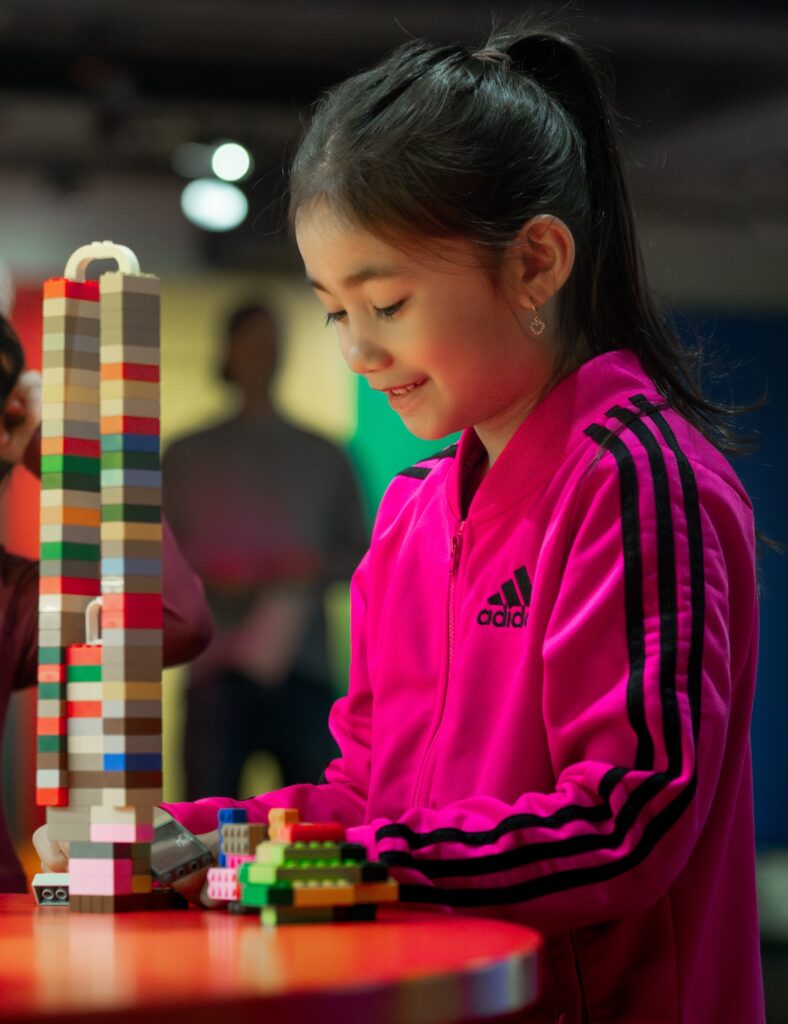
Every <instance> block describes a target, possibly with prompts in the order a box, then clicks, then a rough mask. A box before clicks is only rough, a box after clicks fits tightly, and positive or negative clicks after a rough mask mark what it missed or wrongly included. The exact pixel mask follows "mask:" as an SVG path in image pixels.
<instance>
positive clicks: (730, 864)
mask: <svg viewBox="0 0 788 1024" xmlns="http://www.w3.org/2000/svg"><path fill="white" fill-rule="evenodd" d="M291 201H292V206H291V211H292V220H293V223H294V226H295V231H296V236H297V240H298V244H299V247H300V250H301V254H302V256H303V260H304V264H305V267H306V272H307V275H308V278H309V280H310V283H311V284H312V287H313V288H314V289H315V291H316V293H317V296H318V298H319V299H320V301H321V303H322V304H323V306H324V307H325V310H326V313H327V320H328V321H329V322H330V323H333V324H334V325H335V326H336V330H337V333H338V336H339V343H340V346H341V349H342V352H343V355H344V357H345V359H346V360H347V362H348V364H349V366H350V367H351V369H353V370H354V371H355V372H356V373H359V374H362V375H363V376H364V377H365V379H366V381H367V383H368V384H369V385H370V386H371V387H373V388H375V389H376V390H378V391H381V392H383V393H384V394H385V396H386V398H387V399H388V401H389V402H390V404H391V405H392V407H393V408H395V409H396V410H397V412H398V413H399V414H400V415H401V417H402V419H403V421H404V422H405V424H406V425H407V427H408V428H409V429H410V430H411V431H412V432H413V433H415V434H417V435H418V436H419V437H424V438H439V437H442V436H444V435H446V434H448V433H450V432H451V431H457V430H461V431H462V436H461V438H460V441H459V443H458V444H456V445H451V446H450V447H448V448H445V449H444V450H443V451H440V452H438V453H437V454H436V455H435V456H434V457H432V458H429V459H425V460H423V461H421V462H420V463H419V464H418V465H416V466H414V467H412V468H410V469H406V470H405V471H404V472H402V473H401V474H400V475H399V476H397V477H396V478H395V479H394V480H393V482H392V483H391V486H390V487H389V489H388V491H387V493H386V495H385V497H384V499H383V502H382V504H381V507H380V511H379V514H378V519H377V523H376V527H375V532H374V536H373V540H372V545H371V548H370V550H369V552H368V554H367V556H366V557H365V559H364V560H363V562H362V563H361V566H360V567H359V569H358V571H357V573H356V575H355V577H354V580H353V587H352V669H351V680H350V690H349V694H348V696H347V697H345V698H343V699H342V700H340V701H339V702H338V703H337V704H336V705H335V707H334V709H333V712H332V715H331V728H332V731H333V733H334V736H335V737H336V739H337V741H338V743H339V745H340V748H341V751H342V755H341V757H340V758H339V759H337V760H336V761H334V762H332V763H331V764H330V765H329V766H328V768H327V769H326V772H325V783H324V784H322V785H316V786H315V785H300V786H294V787H290V788H288V789H285V790H281V791H279V792H276V793H269V794H267V795H263V796H258V797H254V798H252V799H250V800H246V801H241V802H237V801H231V800H226V799H218V798H217V799H208V800H202V801H198V802H196V803H192V804H171V805H168V810H169V811H170V812H171V813H172V814H173V815H175V817H177V818H178V819H179V820H180V821H182V822H183V823H184V824H185V825H186V826H187V827H189V828H191V829H192V830H194V831H197V832H207V831H208V830H210V829H212V828H214V827H215V822H216V811H217V808H219V807H222V806H228V805H233V806H244V807H246V808H247V809H248V811H249V815H250V819H252V820H258V821H264V820H265V819H266V816H267V814H268V810H269V808H271V807H274V806H292V807H297V808H299V809H300V811H301V813H302V817H303V818H304V819H306V820H312V821H316V820H327V819H329V820H330V819H333V820H336V821H339V822H343V823H344V824H346V825H347V826H349V827H350V828H349V833H348V836H349V838H350V839H351V840H352V841H354V842H363V843H364V844H366V846H367V849H368V851H369V855H370V856H371V857H373V858H377V859H380V860H382V861H385V862H386V863H387V864H388V865H389V866H390V867H391V868H392V870H393V874H394V875H395V876H396V877H397V878H398V879H399V881H400V882H401V885H402V899H403V900H404V901H407V902H410V903H417V904H431V905H434V906H436V907H442V908H446V909H448V910H449V911H452V912H457V913H463V914H479V915H497V916H501V917H507V918H509V919H513V920H517V921H521V922H523V923H525V924H528V925H532V926H534V927H535V928H537V929H539V930H540V931H542V932H543V933H544V934H545V936H546V939H547V949H546V954H545V964H544V966H545V994H544V999H543V1001H542V1003H541V1004H540V1009H539V1010H538V1011H535V1012H534V1014H533V1016H532V1017H529V1018H528V1019H529V1020H539V1021H562V1022H564V1024H569V1022H581V1021H589V1022H591V1021H594V1022H597V1021H598V1022H602V1021H605V1022H619V1024H646V1022H648V1024H652V1022H682V1024H726V1022H729V1024H757V1022H759V1021H762V1020H763V1002H762V987H761V978H760V967H759V958H758V930H757V917H756V903H755V888H754V867H753V861H754V854H753V847H754V843H753V820H752V818H753V811H752V792H751V788H752V787H751V774H750V748H749V737H748V728H749V722H750V710H751V705H752V698H753V685H754V680H755V662H756V646H757V605H756V586H755V571H754V531H753V519H752V512H751V507H750V502H749V501H748V499H747V495H746V494H745V492H744V490H743V489H742V486H741V484H740V483H739V481H738V480H737V478H736V476H735V474H734V473H733V471H732V470H731V468H730V466H729V464H728V463H727V461H726V459H725V458H724V457H723V454H721V452H724V451H731V450H733V444H734V441H733V436H732V435H731V434H730V432H728V431H727V430H726V428H725V426H724V421H723V420H722V419H721V410H720V409H719V408H717V407H715V406H713V405H711V404H710V403H709V402H707V401H706V400H705V399H704V398H703V396H702V394H701V393H700V391H699V389H698V386H697V385H696V383H695V382H694V379H693V376H692V374H691V372H690V368H689V365H688V360H687V357H686V355H685V354H684V352H683V351H682V348H681V345H680V343H679V342H678V341H677V339H676V338H675V337H674V336H673V334H672V333H671V332H670V330H669V329H668V328H667V326H666V325H665V324H664V323H663V321H662V320H661V319H660V318H659V316H658V315H657V313H656V312H655V309H654V306H653V304H652V300H651V298H650V296H649V293H648V291H647V288H646V283H645V280H644V277H643V272H642V270H641V265H640V258H639V254H638V247H637V243H636V238H635V229H634V222H633V215H632V211H631V208H630V204H629V201H628V199H627V193H626V188H625V184H624V179H623V176H622V171H621V165H620V159H619V156H618V153H617V147H616V138H615V132H614V130H613V127H612V124H611V115H610V113H609V111H608V108H607V106H606V104H605V101H604V99H603V94H602V91H601V89H600V85H599V81H598V76H597V73H596V71H595V70H594V68H593V66H592V64H591V63H590V62H589V60H588V59H587V57H586V56H585V55H584V54H583V53H582V52H581V50H580V49H579V48H578V46H577V45H576V44H575V43H574V42H572V41H570V40H569V39H567V38H565V37H564V36H562V35H559V34H556V33H553V32H551V31H539V30H533V29H531V30H527V29H519V30H516V31H512V32H503V33H501V34H498V35H496V36H495V37H494V38H493V39H492V40H491V41H490V42H489V43H488V45H487V46H486V47H485V48H484V49H482V50H478V51H475V52H474V51H473V50H470V49H466V48H464V47H460V46H445V47H440V48H435V47H432V46H429V45H427V44H423V43H411V44H409V45H407V46H405V47H404V48H403V49H401V50H399V51H398V52H396V53H394V54H393V56H391V57H390V58H389V59H387V60H386V61H384V62H383V63H382V64H381V65H380V66H378V67H376V68H374V69H373V70H371V71H368V72H366V73H363V74H360V75H357V76H356V77H354V78H352V79H350V80H349V81H347V82H345V83H344V84H342V85H340V86H339V87H337V88H336V89H334V90H333V91H332V92H331V93H330V94H329V95H328V96H327V97H326V98H325V99H324V100H323V102H322V103H321V104H320V106H319V108H318V110H317V112H316V114H315V117H314V121H313V123H312V125H311V128H310V130H309V132H308V134H307V136H306V139H305V141H304V142H303V144H302V146H301V148H300V151H299V152H298V155H297V157H296V160H295V164H294V169H293V175H292V200H291ZM228 739H229V738H228Z"/></svg>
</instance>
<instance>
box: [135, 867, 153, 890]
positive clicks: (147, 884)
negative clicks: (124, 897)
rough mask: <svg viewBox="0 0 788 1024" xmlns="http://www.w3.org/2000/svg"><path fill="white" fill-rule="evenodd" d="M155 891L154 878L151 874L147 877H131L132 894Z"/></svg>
mask: <svg viewBox="0 0 788 1024" xmlns="http://www.w3.org/2000/svg"><path fill="white" fill-rule="evenodd" d="M152 889H153V878H152V876H151V874H150V872H149V873H148V874H147V875H132V876H131V891H132V892H150V891H151V890H152Z"/></svg>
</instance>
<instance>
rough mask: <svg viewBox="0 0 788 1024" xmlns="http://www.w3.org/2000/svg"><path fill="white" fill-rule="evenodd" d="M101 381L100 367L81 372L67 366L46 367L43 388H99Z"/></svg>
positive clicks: (43, 375) (42, 380)
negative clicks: (56, 385)
mask: <svg viewBox="0 0 788 1024" xmlns="http://www.w3.org/2000/svg"><path fill="white" fill-rule="evenodd" d="M100 380H101V376H100V373H99V368H98V365H96V368H95V370H79V369H75V368H71V367H66V366H45V367H44V370H43V374H42V379H41V386H42V388H47V387H51V386H53V385H55V384H59V385H60V386H61V387H63V386H70V385H73V386H74V387H78V388H98V387H99V383H100Z"/></svg>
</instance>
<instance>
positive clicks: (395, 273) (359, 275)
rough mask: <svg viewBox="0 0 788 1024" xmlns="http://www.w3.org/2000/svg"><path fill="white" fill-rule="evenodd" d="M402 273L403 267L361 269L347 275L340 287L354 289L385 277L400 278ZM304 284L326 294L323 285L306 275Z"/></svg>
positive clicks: (326, 290)
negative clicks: (366, 282)
mask: <svg viewBox="0 0 788 1024" xmlns="http://www.w3.org/2000/svg"><path fill="white" fill-rule="evenodd" d="M404 273H405V267H362V268H361V269H360V270H357V271H356V272H355V273H354V274H348V276H347V277H346V278H344V280H343V281H342V285H343V286H344V287H345V288H354V287H356V286H357V285H359V284H363V283H364V282H365V281H372V280H380V279H381V278H385V277H400V276H401V275H402V274H404ZM306 283H307V284H308V285H310V286H311V287H312V288H315V289H316V290H317V291H319V292H328V288H326V286H325V285H322V284H320V282H319V281H315V280H313V279H312V278H311V277H310V276H309V275H308V274H307V276H306Z"/></svg>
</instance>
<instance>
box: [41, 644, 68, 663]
mask: <svg viewBox="0 0 788 1024" xmlns="http://www.w3.org/2000/svg"><path fill="white" fill-rule="evenodd" d="M65 654H66V652H65V650H64V648H62V647H39V648H38V663H39V665H62V664H63V663H64V661H65V660H66V658H65Z"/></svg>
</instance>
